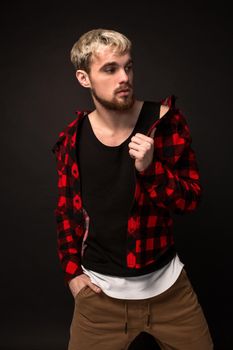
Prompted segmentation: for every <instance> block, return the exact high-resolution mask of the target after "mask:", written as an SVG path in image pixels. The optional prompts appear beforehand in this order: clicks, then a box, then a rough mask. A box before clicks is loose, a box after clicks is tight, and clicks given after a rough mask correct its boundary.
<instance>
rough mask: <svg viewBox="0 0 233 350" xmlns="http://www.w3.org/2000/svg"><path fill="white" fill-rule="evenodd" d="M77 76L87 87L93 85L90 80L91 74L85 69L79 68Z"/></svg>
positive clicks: (81, 83)
mask: <svg viewBox="0 0 233 350" xmlns="http://www.w3.org/2000/svg"><path fill="white" fill-rule="evenodd" d="M76 78H77V79H78V81H79V83H80V85H82V86H83V87H85V88H89V87H91V82H90V80H89V76H88V74H87V72H85V70H82V69H78V70H77V71H76Z"/></svg>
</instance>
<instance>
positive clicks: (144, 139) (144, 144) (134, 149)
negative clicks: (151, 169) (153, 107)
mask: <svg viewBox="0 0 233 350" xmlns="http://www.w3.org/2000/svg"><path fill="white" fill-rule="evenodd" d="M155 130H156V128H154V129H153V130H152V131H151V133H150V135H149V136H146V135H144V134H140V133H136V134H135V135H134V136H133V137H131V142H130V143H129V144H128V146H129V155H130V157H131V158H133V159H135V167H136V169H137V170H138V171H143V170H145V169H146V168H147V167H148V166H149V165H150V163H151V162H152V159H153V154H154V133H155Z"/></svg>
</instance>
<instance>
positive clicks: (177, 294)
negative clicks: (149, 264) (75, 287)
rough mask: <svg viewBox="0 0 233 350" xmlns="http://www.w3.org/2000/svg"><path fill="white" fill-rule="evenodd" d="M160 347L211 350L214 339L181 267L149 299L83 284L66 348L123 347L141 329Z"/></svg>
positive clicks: (108, 349)
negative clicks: (98, 290)
mask: <svg viewBox="0 0 233 350" xmlns="http://www.w3.org/2000/svg"><path fill="white" fill-rule="evenodd" d="M140 332H147V333H150V334H151V335H152V336H154V338H155V339H156V341H157V343H158V344H159V346H160V347H161V349H164V350H172V349H173V350H210V349H213V342H212V339H211V336H210V332H209V328H208V325H207V322H206V319H205V316H204V314H203V311H202V308H201V306H200V304H199V302H198V299H197V295H196V293H195V291H194V289H193V287H192V285H191V283H190V281H189V278H188V276H187V273H186V271H185V269H184V268H183V269H182V272H181V274H180V276H179V277H178V279H177V280H176V282H175V283H174V284H173V285H172V286H171V287H170V288H169V289H167V290H166V291H165V292H163V293H161V294H159V295H157V296H155V297H152V298H148V299H143V300H126V299H116V298H111V297H109V296H107V295H106V294H105V293H103V292H101V293H100V294H97V293H95V292H94V291H92V290H91V289H90V288H89V287H88V286H85V287H84V288H82V289H81V291H80V292H79V293H78V295H77V296H76V298H75V308H74V315H73V320H72V323H71V327H70V341H69V347H68V350H90V349H95V350H123V349H124V350H125V349H127V348H128V346H129V344H130V343H131V342H132V340H133V339H134V338H135V337H136V336H137V335H138V334H139V333H140Z"/></svg>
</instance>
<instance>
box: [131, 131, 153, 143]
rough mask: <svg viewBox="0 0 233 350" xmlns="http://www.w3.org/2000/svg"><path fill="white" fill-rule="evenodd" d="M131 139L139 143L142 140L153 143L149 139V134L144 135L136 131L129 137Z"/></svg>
mask: <svg viewBox="0 0 233 350" xmlns="http://www.w3.org/2000/svg"><path fill="white" fill-rule="evenodd" d="M131 141H133V142H135V143H138V144H141V143H142V142H148V143H150V144H152V143H153V140H152V139H151V137H149V136H146V135H144V134H140V133H137V134H135V135H134V136H133V137H132V138H131Z"/></svg>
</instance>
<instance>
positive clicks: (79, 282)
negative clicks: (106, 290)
mask: <svg viewBox="0 0 233 350" xmlns="http://www.w3.org/2000/svg"><path fill="white" fill-rule="evenodd" d="M68 284H69V287H70V290H71V293H72V294H73V297H74V298H75V297H76V295H77V294H78V293H79V292H80V290H81V289H82V288H83V287H85V286H88V287H90V288H91V289H92V290H93V291H94V292H95V293H100V292H101V289H100V288H99V287H97V286H96V285H95V284H94V283H92V282H91V279H90V277H88V276H87V275H85V274H84V273H83V274H82V275H79V276H76V277H75V278H72V280H70V281H69V283H68Z"/></svg>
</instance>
